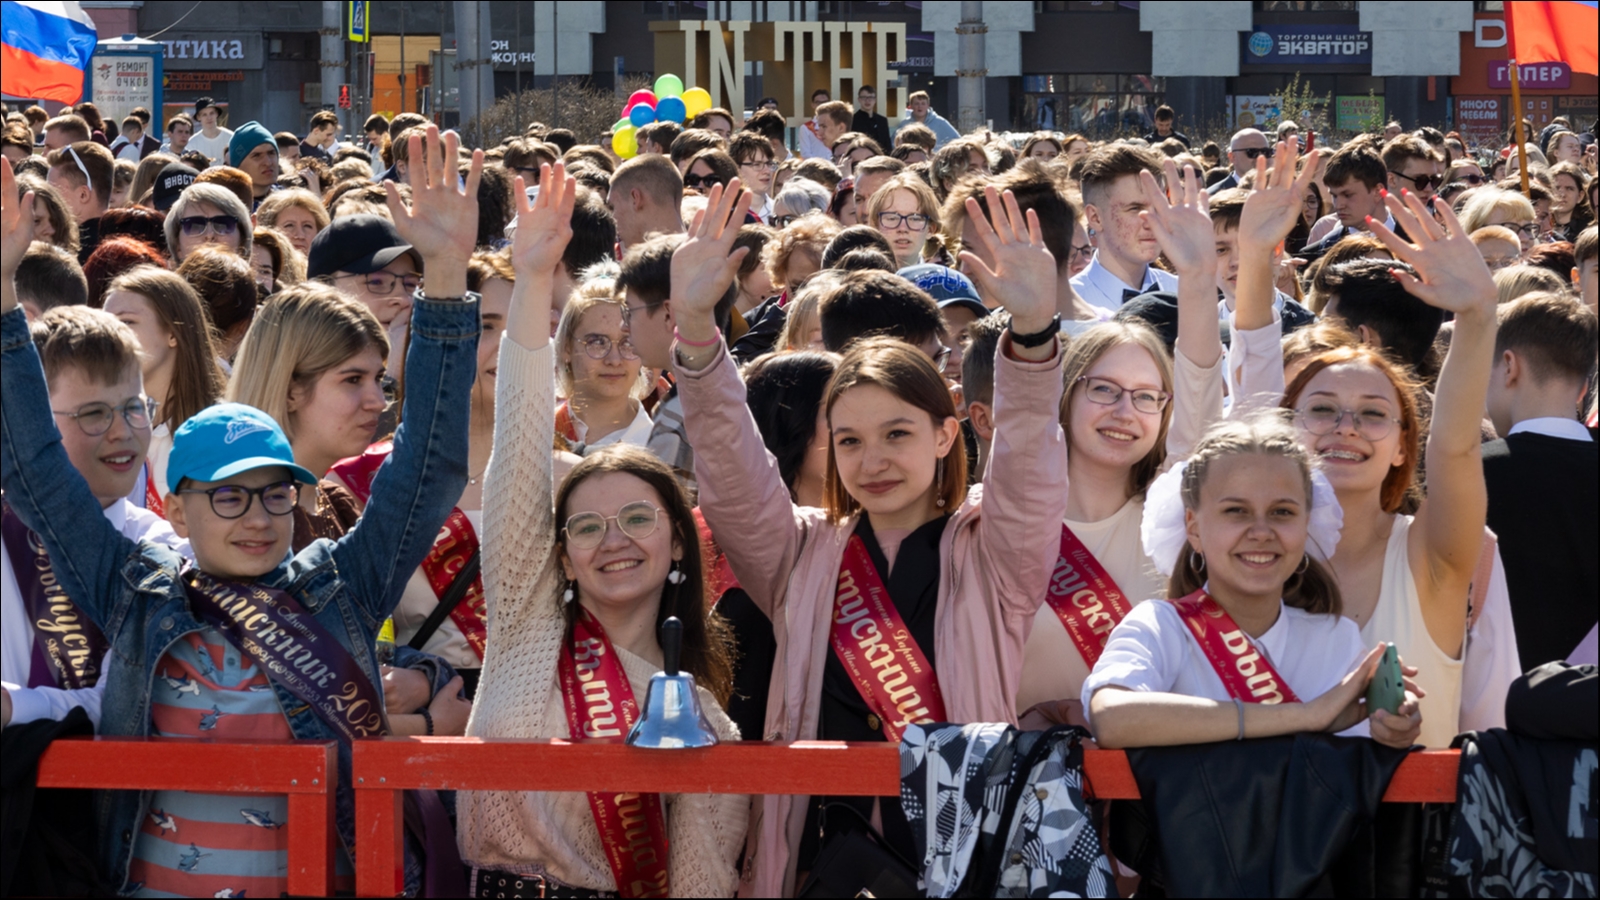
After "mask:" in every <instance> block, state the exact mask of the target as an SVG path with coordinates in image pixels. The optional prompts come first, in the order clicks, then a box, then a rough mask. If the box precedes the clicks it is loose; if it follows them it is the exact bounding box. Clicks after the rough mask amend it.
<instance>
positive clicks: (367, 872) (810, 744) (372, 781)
mask: <svg viewBox="0 0 1600 900" xmlns="http://www.w3.org/2000/svg"><path fill="white" fill-rule="evenodd" d="M353 753H354V768H353V774H354V778H355V782H356V783H355V785H354V787H355V789H356V823H357V829H358V833H357V837H356V894H357V895H358V896H363V897H390V896H396V895H398V894H399V893H400V891H401V888H402V886H403V873H402V869H401V864H402V858H401V853H402V849H401V847H402V844H401V829H402V827H403V823H402V814H401V810H400V802H401V801H400V797H401V794H400V792H401V791H404V790H417V789H436V790H457V791H459V790H495V791H638V792H647V793H668V794H675V793H719V794H721V793H726V794H799V795H810V794H828V795H830V796H893V795H897V794H899V792H900V753H899V748H898V747H897V746H895V745H893V744H882V743H848V744H847V743H842V742H837V741H799V742H795V743H790V744H781V743H758V742H740V743H732V744H719V745H717V746H715V747H709V748H706V749H703V750H642V749H638V748H634V747H627V746H624V745H622V744H613V743H590V742H582V741H579V742H574V741H565V740H551V739H543V740H492V741H491V740H484V739H481V738H440V737H434V738H429V737H408V738H384V739H380V740H370V741H357V742H356V743H355V745H354V751H353ZM1457 759H1458V754H1457V752H1456V751H1454V750H1438V751H1421V752H1417V753H1413V754H1411V756H1409V757H1407V758H1406V760H1405V761H1404V762H1403V763H1401V765H1400V768H1399V770H1398V771H1397V772H1396V773H1395V777H1394V779H1393V780H1392V781H1391V782H1390V784H1389V788H1388V791H1387V792H1386V793H1385V794H1384V800H1386V801H1388V802H1395V803H1419V802H1430V803H1448V802H1451V801H1453V800H1454V799H1455V786H1456V763H1457ZM1084 773H1085V777H1086V779H1087V782H1088V786H1089V790H1090V793H1091V794H1092V795H1093V796H1095V797H1098V798H1100V799H1106V800H1110V799H1130V800H1131V799H1137V798H1138V796H1139V786H1138V783H1137V782H1136V781H1135V780H1134V777H1133V769H1132V768H1131V767H1130V766H1129V764H1128V757H1127V755H1126V754H1125V753H1123V752H1122V751H1119V750H1087V751H1085V753H1084Z"/></svg>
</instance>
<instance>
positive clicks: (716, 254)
mask: <svg viewBox="0 0 1600 900" xmlns="http://www.w3.org/2000/svg"><path fill="white" fill-rule="evenodd" d="M751 199H752V195H751V193H750V192H749V191H746V190H744V189H743V188H742V186H741V185H740V182H739V179H737V178H735V179H733V180H732V181H730V182H728V184H727V187H726V189H724V187H723V185H720V184H719V185H717V186H716V187H713V188H712V189H711V195H710V196H709V197H708V198H707V202H706V208H705V209H704V210H702V211H701V212H700V214H699V215H697V216H696V217H695V220H694V225H693V226H692V227H691V228H690V229H689V238H688V240H686V241H684V242H683V243H682V244H680V245H679V246H678V249H677V250H675V251H673V253H672V312H673V316H674V317H675V318H676V320H677V321H678V323H679V328H680V329H681V330H682V333H683V334H685V335H688V336H689V337H690V339H691V340H694V339H699V338H703V337H706V336H708V335H709V334H710V331H711V329H712V328H714V327H715V324H714V319H715V313H716V308H717V301H718V300H720V299H722V295H723V294H725V293H727V290H728V286H729V285H731V284H733V279H734V276H736V275H738V273H739V262H740V261H741V260H743V259H744V258H745V255H746V254H748V253H749V252H750V251H749V248H747V247H740V248H739V249H737V250H735V249H734V248H733V242H734V239H735V238H737V237H738V236H739V226H740V224H741V223H743V222H744V218H745V213H746V212H748V211H749V210H750V201H751Z"/></svg>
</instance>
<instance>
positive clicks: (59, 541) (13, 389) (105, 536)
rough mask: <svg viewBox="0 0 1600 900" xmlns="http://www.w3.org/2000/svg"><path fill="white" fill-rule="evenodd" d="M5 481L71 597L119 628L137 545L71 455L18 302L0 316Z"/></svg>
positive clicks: (0, 470) (0, 457)
mask: <svg viewBox="0 0 1600 900" xmlns="http://www.w3.org/2000/svg"><path fill="white" fill-rule="evenodd" d="M0 379H3V383H4V385H5V393H4V401H3V402H0V483H3V484H4V485H5V499H6V503H8V504H9V505H10V506H11V508H12V509H14V510H16V513H17V516H18V517H20V518H21V519H22V522H23V524H24V525H27V526H28V527H29V528H31V529H33V530H34V531H35V532H37V533H38V534H39V536H40V537H41V538H42V539H43V540H44V545H45V549H46V550H48V551H49V553H50V559H51V561H52V562H54V563H55V567H56V574H57V577H59V578H60V579H61V587H62V588H63V589H65V590H66V592H67V596H69V597H71V598H72V601H73V602H74V603H76V604H77V605H78V607H79V608H80V609H82V610H83V611H84V612H85V613H87V614H88V616H89V618H90V619H92V620H94V623H95V625H97V626H99V628H100V629H101V630H102V631H105V632H106V633H108V634H109V633H111V632H112V631H114V630H115V627H114V626H115V622H113V621H112V619H113V617H114V614H115V610H114V609H113V608H112V604H113V603H114V602H115V600H116V598H117V597H118V596H119V595H120V592H119V591H118V589H117V586H118V585H119V584H121V583H122V576H121V574H120V571H121V568H122V565H123V563H124V562H126V561H127V559H128V556H129V554H130V553H132V552H133V550H134V546H135V545H134V543H133V542H132V541H130V540H128V539H127V538H125V537H123V536H122V533H121V532H120V531H118V530H117V529H116V528H114V527H113V526H112V525H111V523H110V522H109V521H107V520H106V517H105V515H104V514H103V513H102V511H101V509H100V503H99V501H97V500H95V498H94V495H93V494H91V493H89V485H88V484H86V483H85V482H84V480H83V476H82V475H79V474H78V470H77V469H76V468H74V467H73V465H72V461H71V460H70V459H68V458H67V451H66V449H65V448H64V447H62V446H61V433H60V432H59V431H57V430H56V423H55V416H53V415H51V413H50V390H49V387H48V386H47V385H46V383H45V378H44V366H43V365H42V364H41V363H40V362H39V352H38V350H36V349H35V348H34V346H33V339H32V338H31V337H30V336H29V334H28V320H27V319H26V318H25V317H24V316H23V313H22V310H21V308H18V309H15V310H12V311H11V312H10V313H7V314H6V315H5V316H4V317H0Z"/></svg>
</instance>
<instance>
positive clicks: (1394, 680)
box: [1367, 643, 1406, 716]
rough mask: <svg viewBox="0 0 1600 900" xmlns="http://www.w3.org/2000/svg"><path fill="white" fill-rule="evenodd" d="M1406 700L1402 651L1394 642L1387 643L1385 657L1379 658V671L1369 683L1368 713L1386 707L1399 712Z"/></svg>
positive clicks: (1384, 649)
mask: <svg viewBox="0 0 1600 900" xmlns="http://www.w3.org/2000/svg"><path fill="white" fill-rule="evenodd" d="M1405 701H1406V683H1405V680H1404V679H1403V678H1402V677H1401V675H1400V653H1399V651H1397V650H1395V648H1394V644H1392V643H1390V644H1385V645H1384V647H1383V657H1382V658H1381V659H1379V660H1378V671H1377V672H1374V673H1373V675H1372V681H1371V682H1370V683H1369V684H1368V685H1367V715H1369V716H1370V715H1372V714H1373V712H1375V711H1377V710H1380V709H1385V710H1388V711H1389V712H1391V713H1395V714H1397V715H1398V714H1399V712H1400V704H1402V703H1404V702H1405Z"/></svg>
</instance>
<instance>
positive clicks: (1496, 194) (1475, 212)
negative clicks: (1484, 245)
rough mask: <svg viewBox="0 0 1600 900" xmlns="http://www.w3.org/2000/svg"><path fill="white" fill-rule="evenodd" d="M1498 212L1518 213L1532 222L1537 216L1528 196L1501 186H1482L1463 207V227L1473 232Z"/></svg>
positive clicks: (1469, 232)
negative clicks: (1504, 189) (1503, 188)
mask: <svg viewBox="0 0 1600 900" xmlns="http://www.w3.org/2000/svg"><path fill="white" fill-rule="evenodd" d="M1497 212H1501V213H1508V214H1517V215H1520V216H1521V217H1525V218H1526V219H1527V220H1528V221H1530V222H1531V221H1533V220H1534V219H1535V218H1537V217H1536V216H1535V215H1534V212H1533V204H1532V203H1531V202H1529V201H1528V198H1527V197H1524V196H1522V195H1521V194H1518V193H1515V192H1513V191H1503V190H1501V189H1500V188H1494V187H1482V188H1479V189H1478V190H1476V191H1474V192H1473V194H1472V198H1471V199H1469V200H1468V201H1467V203H1466V205H1465V206H1463V207H1461V227H1462V228H1464V229H1466V231H1467V233H1468V234H1471V233H1472V232H1474V231H1477V230H1478V229H1479V228H1482V227H1483V226H1485V225H1487V224H1489V217H1490V216H1493V215H1494V214H1495V213H1497Z"/></svg>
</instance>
